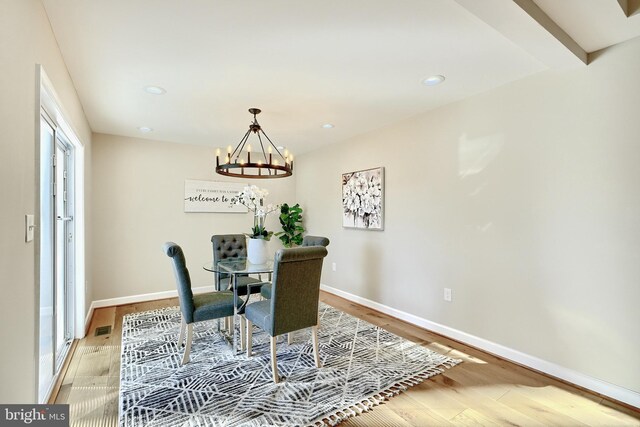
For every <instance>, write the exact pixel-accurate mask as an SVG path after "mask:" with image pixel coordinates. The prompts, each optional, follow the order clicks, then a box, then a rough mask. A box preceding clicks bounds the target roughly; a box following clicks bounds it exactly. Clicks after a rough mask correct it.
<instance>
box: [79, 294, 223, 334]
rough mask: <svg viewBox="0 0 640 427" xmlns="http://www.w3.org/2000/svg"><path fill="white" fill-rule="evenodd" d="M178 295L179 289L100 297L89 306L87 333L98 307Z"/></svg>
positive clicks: (86, 324) (86, 323) (85, 321)
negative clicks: (106, 297)
mask: <svg viewBox="0 0 640 427" xmlns="http://www.w3.org/2000/svg"><path fill="white" fill-rule="evenodd" d="M191 290H192V291H193V293H194V294H201V293H204V292H211V291H212V290H213V289H212V287H211V286H200V287H197V288H191ZM177 296H178V291H177V290H172V291H162V292H153V293H150V294H139V295H131V296H127V297H118V298H108V299H99V300H96V301H92V302H91V305H90V306H89V310H88V311H87V317H86V318H85V320H84V325H85V334H86V332H87V329H88V328H89V324H90V322H91V318H92V317H93V312H94V310H95V309H96V308H101V307H112V306H114V305H124V304H133V303H136V302H145V301H155V300H159V299H166V298H175V297H177Z"/></svg>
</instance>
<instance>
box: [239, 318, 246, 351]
mask: <svg viewBox="0 0 640 427" xmlns="http://www.w3.org/2000/svg"><path fill="white" fill-rule="evenodd" d="M245 323H246V322H245V319H244V316H243V315H242V314H241V315H240V351H242V350H244V345H245V338H244V335H245V332H246V327H245V326H244V324H245Z"/></svg>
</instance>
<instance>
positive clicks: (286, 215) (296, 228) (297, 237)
mask: <svg viewBox="0 0 640 427" xmlns="http://www.w3.org/2000/svg"><path fill="white" fill-rule="evenodd" d="M280 225H282V231H279V232H277V233H275V235H276V236H278V238H279V239H280V241H281V242H282V244H283V245H284V247H285V248H291V247H293V246H297V245H300V244H302V233H304V227H303V226H302V208H301V207H300V205H299V204H297V203H296V204H295V205H293V206H289V205H288V204H287V203H284V204H283V205H282V206H280Z"/></svg>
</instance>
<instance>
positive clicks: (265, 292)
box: [260, 236, 329, 299]
mask: <svg viewBox="0 0 640 427" xmlns="http://www.w3.org/2000/svg"><path fill="white" fill-rule="evenodd" d="M305 246H324V247H325V248H326V247H327V246H329V239H328V238H326V237H322V236H304V238H303V239H302V245H300V247H305ZM260 295H262V298H266V299H269V298H271V284H270V283H266V284H264V285H262V287H261V288H260Z"/></svg>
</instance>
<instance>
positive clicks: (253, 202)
mask: <svg viewBox="0 0 640 427" xmlns="http://www.w3.org/2000/svg"><path fill="white" fill-rule="evenodd" d="M268 195H269V192H268V191H267V190H266V189H264V188H262V189H261V188H258V186H256V185H247V186H246V187H244V189H243V190H242V191H241V192H239V193H238V195H237V196H236V197H235V198H234V199H233V201H232V202H233V203H235V204H241V205H244V206H246V207H247V209H249V210H250V211H251V212H253V228H252V229H251V234H247V236H249V237H250V238H252V239H265V240H269V239H271V236H272V235H273V231H267V230H266V228H265V226H264V221H265V219H266V217H267V215H269V214H270V213H272V212H275V211H277V210H279V209H280V205H272V204H269V205H266V206H265V205H264V200H265V198H266V197H267V196H268Z"/></svg>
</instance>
